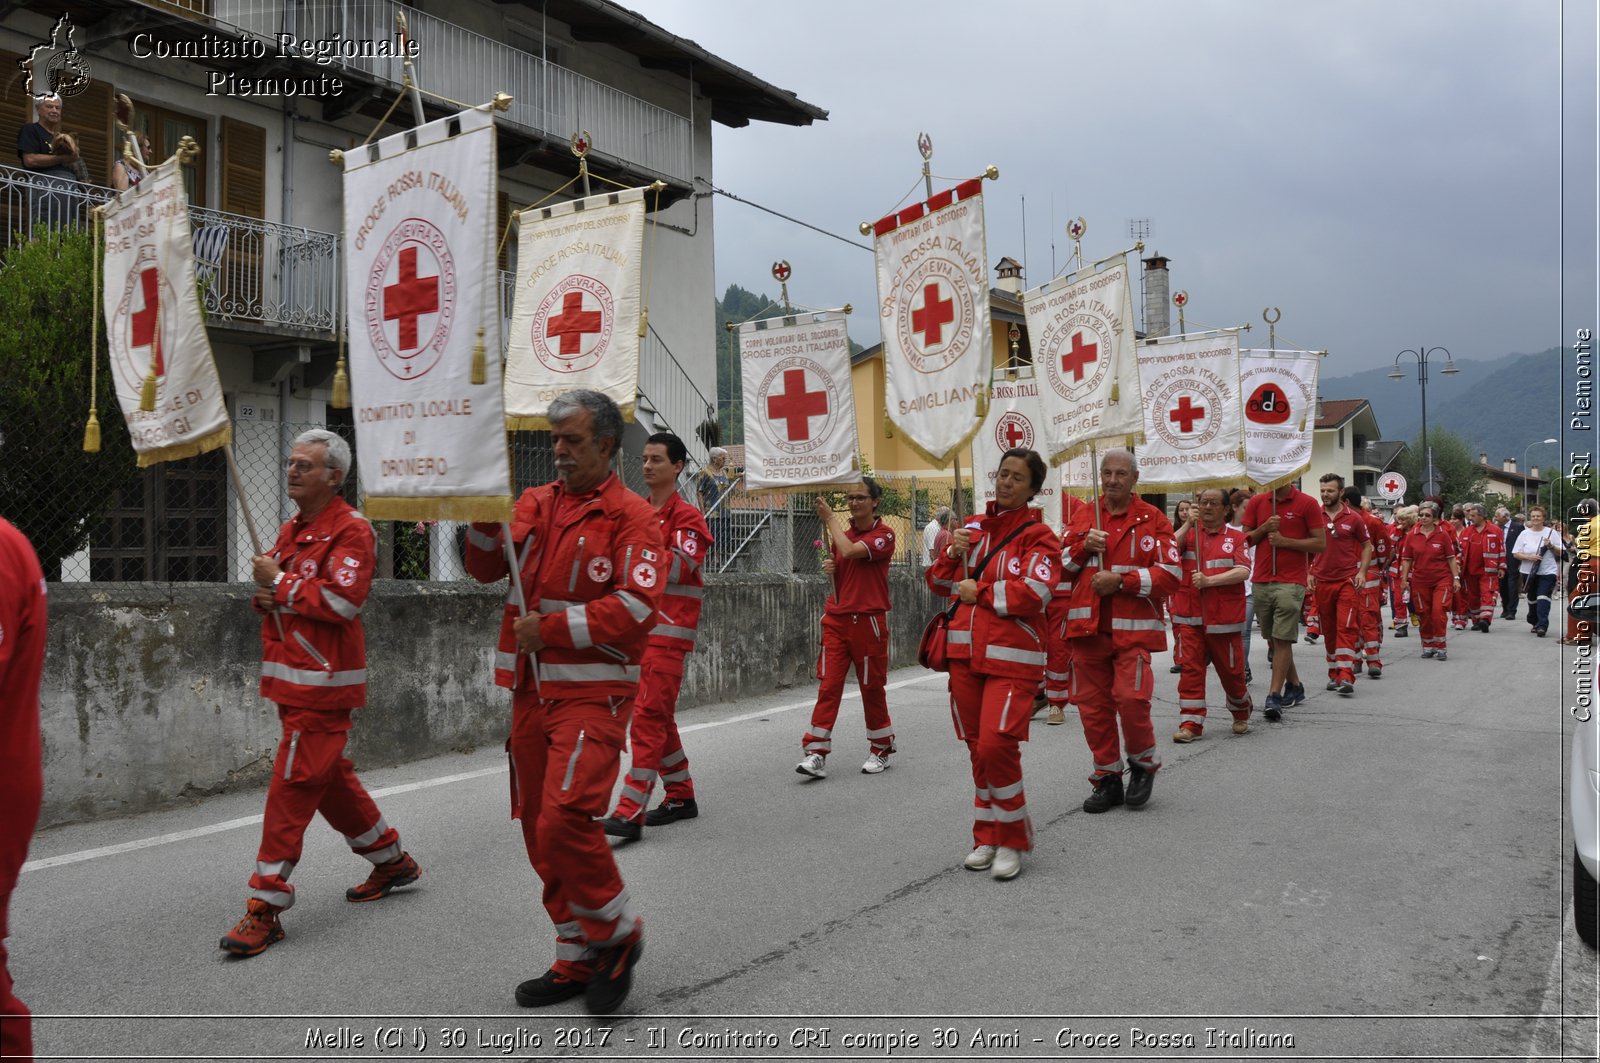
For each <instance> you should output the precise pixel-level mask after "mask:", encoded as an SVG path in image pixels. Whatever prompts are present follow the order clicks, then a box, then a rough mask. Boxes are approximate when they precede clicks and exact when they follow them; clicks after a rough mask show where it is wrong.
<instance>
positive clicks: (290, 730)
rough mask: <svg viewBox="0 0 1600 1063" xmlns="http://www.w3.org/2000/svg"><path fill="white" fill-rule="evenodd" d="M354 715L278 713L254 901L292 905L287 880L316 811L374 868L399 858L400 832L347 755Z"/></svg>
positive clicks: (284, 709) (293, 709)
mask: <svg viewBox="0 0 1600 1063" xmlns="http://www.w3.org/2000/svg"><path fill="white" fill-rule="evenodd" d="M350 713H351V710H350V709H308V708H301V707H297V706H294V705H279V706H278V719H279V720H280V721H281V722H282V724H283V738H282V739H280V740H279V742H278V755H277V757H276V759H274V760H273V762H272V782H271V783H270V784H269V785H268V786H267V808H266V813H265V815H264V816H263V818H262V823H261V848H260V849H259V850H257V852H256V870H255V874H253V875H251V876H250V891H249V896H251V897H259V898H261V899H262V900H264V901H266V902H267V903H268V904H273V905H277V906H278V907H279V908H288V907H290V906H291V905H293V904H294V887H293V886H292V885H290V884H289V874H290V873H291V872H292V871H294V865H295V864H297V863H299V862H300V850H301V847H302V845H303V844H304V842H305V836H306V827H307V826H309V825H310V823H311V817H312V816H314V815H316V814H317V813H318V812H321V813H322V818H323V819H325V820H327V821H328V825H329V826H330V827H332V828H333V829H334V830H336V831H338V832H339V833H340V834H343V835H344V838H345V841H346V842H348V843H349V844H350V849H351V850H352V851H353V852H355V853H356V854H357V855H359V856H364V857H366V858H367V859H368V860H370V861H371V862H372V863H373V864H383V863H387V862H388V861H390V860H393V859H394V858H395V857H397V856H399V855H400V833H399V832H398V831H396V830H395V829H394V828H393V827H391V826H389V824H387V823H385V822H384V819H383V816H382V814H381V813H379V811H378V806H377V805H376V804H375V803H374V802H373V800H372V798H371V797H370V796H368V794H367V788H366V787H365V786H362V785H361V780H360V779H358V778H356V766H355V765H354V764H352V763H351V762H350V758H348V757H346V756H345V755H344V747H345V740H346V739H347V738H348V737H349V736H350Z"/></svg>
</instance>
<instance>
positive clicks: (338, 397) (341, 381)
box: [328, 351, 350, 410]
mask: <svg viewBox="0 0 1600 1063" xmlns="http://www.w3.org/2000/svg"><path fill="white" fill-rule="evenodd" d="M328 405H329V406H331V407H332V408H333V409H335V410H348V409H349V408H350V371H349V370H348V369H347V368H345V364H344V352H343V351H340V352H339V365H338V367H337V368H335V369H334V371H333V394H332V395H331V396H329V398H328Z"/></svg>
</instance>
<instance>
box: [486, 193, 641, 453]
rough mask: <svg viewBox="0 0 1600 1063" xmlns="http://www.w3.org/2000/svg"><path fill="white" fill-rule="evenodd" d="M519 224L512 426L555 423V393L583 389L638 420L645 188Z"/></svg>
mask: <svg viewBox="0 0 1600 1063" xmlns="http://www.w3.org/2000/svg"><path fill="white" fill-rule="evenodd" d="M517 225H518V237H517V288H516V297H515V300H514V301H513V303H512V310H511V345H510V348H509V349H508V350H507V352H506V424H507V426H508V427H509V428H511V429H513V430H535V429H542V428H548V427H550V423H549V422H548V421H547V420H545V416H544V414H545V410H547V409H549V407H550V400H551V399H554V398H555V397H556V396H557V395H560V394H561V393H562V392H564V391H571V390H572V389H573V388H588V389H590V390H591V391H600V392H604V393H605V394H607V395H609V396H611V398H612V399H613V400H614V401H615V402H616V404H617V405H618V406H619V407H621V408H622V415H623V417H625V418H627V419H628V420H630V421H631V420H633V405H634V400H635V399H636V397H637V396H638V392H639V342H640V337H639V321H640V316H639V315H640V307H641V306H642V300H641V299H640V295H639V286H640V284H641V282H642V279H643V270H642V268H641V263H642V259H643V255H644V189H642V188H629V189H624V190H622V191H618V192H611V193H607V194H605V195H598V196H590V197H588V198H587V199H578V200H572V201H570V202H567V203H558V204H555V205H553V206H549V207H541V208H539V209H537V210H530V211H525V212H523V213H522V214H521V215H520V216H519V219H518V222H517Z"/></svg>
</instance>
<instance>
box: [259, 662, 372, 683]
mask: <svg viewBox="0 0 1600 1063" xmlns="http://www.w3.org/2000/svg"><path fill="white" fill-rule="evenodd" d="M261 674H262V675H263V676H266V677H267V678H268V679H282V680H284V681H285V682H288V683H299V684H300V685H301V686H308V687H353V686H358V685H360V684H362V683H365V682H366V681H367V670H366V669H365V668H356V669H352V670H351V671H348V672H321V671H316V672H313V671H311V670H309V669H305V668H290V667H289V666H288V665H286V664H281V663H279V662H278V661H262V662H261Z"/></svg>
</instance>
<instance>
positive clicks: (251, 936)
mask: <svg viewBox="0 0 1600 1063" xmlns="http://www.w3.org/2000/svg"><path fill="white" fill-rule="evenodd" d="M281 911H283V909H282V908H279V907H278V906H276V905H273V904H268V903H267V902H266V901H264V900H262V899H261V898H260V897H251V898H250V899H249V900H248V901H247V902H245V912H244V918H243V919H241V920H239V922H238V924H237V925H235V926H234V928H233V929H232V930H230V931H228V933H227V935H226V936H225V937H224V938H223V939H222V941H221V942H220V943H219V945H218V947H219V948H221V949H223V950H224V951H226V952H229V953H232V954H233V955H235V956H257V955H260V954H261V953H263V952H265V951H267V946H268V945H270V944H272V943H273V942H274V941H282V940H283V937H284V934H283V924H281V923H279V922H278V913H279V912H281Z"/></svg>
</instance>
